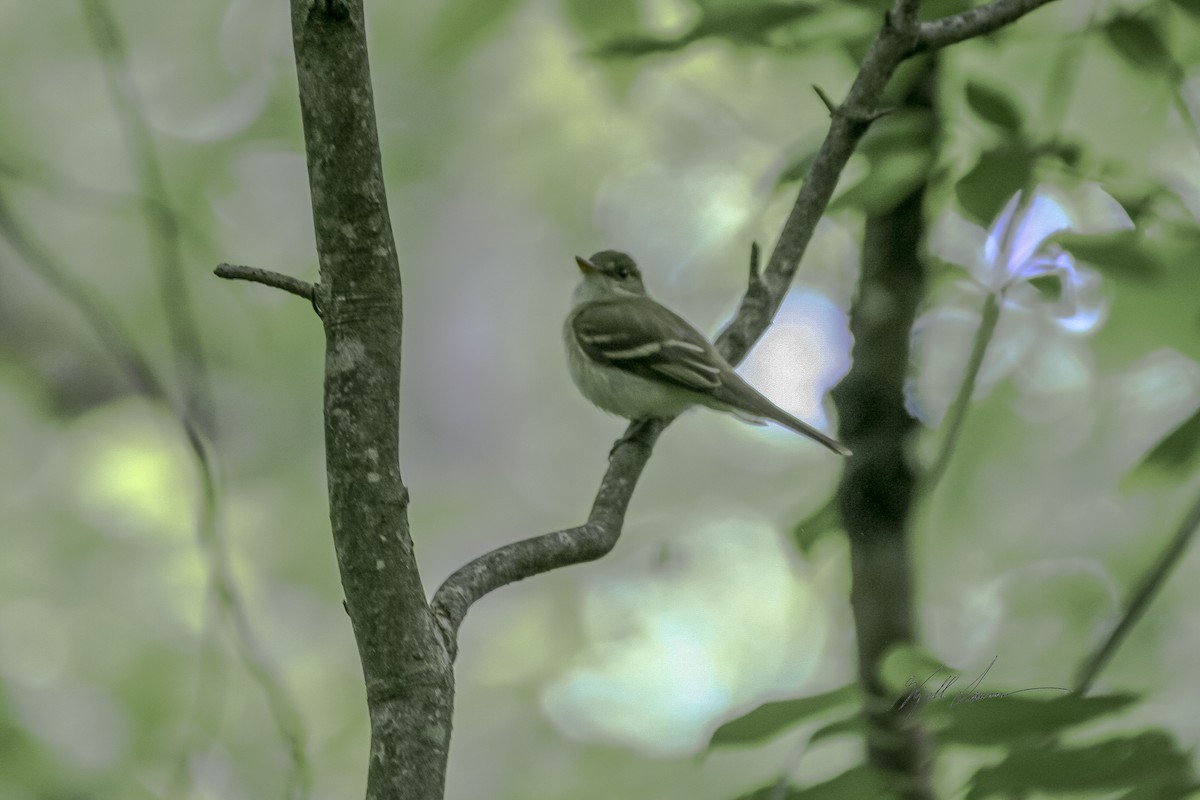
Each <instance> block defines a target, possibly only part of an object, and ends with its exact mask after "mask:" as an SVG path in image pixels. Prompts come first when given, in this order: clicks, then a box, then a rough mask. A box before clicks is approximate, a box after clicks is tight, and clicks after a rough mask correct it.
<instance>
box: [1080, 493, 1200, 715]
mask: <svg viewBox="0 0 1200 800" xmlns="http://www.w3.org/2000/svg"><path fill="white" fill-rule="evenodd" d="M1197 528H1200V498H1197V499H1196V500H1195V501H1194V502H1193V504H1192V507H1191V509H1189V510H1188V513H1187V515H1186V516H1185V517H1184V518H1183V521H1182V522H1181V523H1180V524H1179V527H1178V528H1177V529H1176V531H1175V535H1174V536H1172V537H1171V541H1170V542H1168V543H1167V546H1166V548H1165V549H1164V550H1163V551H1162V553H1161V554H1160V555H1159V557H1158V559H1156V560H1155V562H1154V564H1152V565H1151V566H1150V569H1149V570H1147V571H1146V573H1145V574H1144V575H1143V576H1142V577H1141V579H1140V580H1139V581H1138V585H1137V588H1136V589H1134V591H1133V595H1132V596H1131V597H1130V598H1129V602H1128V604H1127V605H1126V606H1125V613H1124V614H1122V615H1121V621H1120V622H1118V623H1117V625H1116V627H1115V628H1113V629H1112V632H1111V633H1109V635H1108V637H1107V638H1106V639H1105V640H1104V642H1102V643H1101V645H1100V646H1099V647H1098V648H1096V650H1095V652H1093V653H1092V655H1091V656H1089V657H1088V659H1087V660H1086V661H1085V662H1084V663H1083V666H1082V667H1081V668H1080V670H1079V676H1078V678H1077V679H1076V681H1075V691H1076V692H1078V693H1079V694H1087V693H1088V690H1090V689H1091V688H1092V684H1093V683H1094V682H1095V681H1096V678H1097V676H1099V674H1100V671H1101V670H1103V669H1104V667H1105V666H1106V665H1107V664H1108V662H1109V661H1110V660H1111V659H1112V657H1113V655H1115V654H1116V652H1117V648H1118V647H1120V646H1121V643H1122V642H1123V641H1125V637H1126V635H1127V634H1128V633H1129V631H1130V630H1131V629H1132V628H1133V626H1134V625H1135V624H1136V623H1137V621H1138V620H1139V619H1141V618H1142V614H1144V613H1145V612H1146V609H1147V608H1149V606H1150V603H1151V602H1153V601H1154V598H1155V597H1157V596H1158V592H1159V590H1161V589H1162V587H1163V584H1165V583H1166V582H1167V578H1168V577H1170V575H1171V571H1172V570H1173V569H1174V568H1175V565H1176V564H1178V563H1179V561H1180V560H1181V559H1182V558H1183V554H1184V553H1185V552H1187V549H1188V545H1190V544H1191V541H1192V537H1193V536H1195V534H1196V529H1197Z"/></svg>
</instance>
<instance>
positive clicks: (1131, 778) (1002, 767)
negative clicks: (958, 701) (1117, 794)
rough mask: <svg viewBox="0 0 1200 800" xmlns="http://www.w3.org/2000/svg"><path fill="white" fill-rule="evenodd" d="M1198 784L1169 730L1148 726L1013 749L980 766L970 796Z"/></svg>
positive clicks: (1162, 794)
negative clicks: (1080, 741) (1079, 742)
mask: <svg viewBox="0 0 1200 800" xmlns="http://www.w3.org/2000/svg"><path fill="white" fill-rule="evenodd" d="M1196 788H1200V784H1197V783H1196V781H1195V778H1194V777H1193V776H1192V772H1191V762H1190V759H1189V758H1188V756H1187V755H1186V754H1185V753H1183V752H1182V751H1181V750H1180V749H1179V747H1178V746H1177V745H1176V744H1175V742H1174V741H1172V740H1171V738H1170V737H1168V736H1167V735H1166V734H1163V733H1158V732H1149V733H1143V734H1139V735H1137V736H1131V737H1122V738H1116V739H1108V740H1106V741H1101V742H1097V743H1095V744H1091V745H1085V746H1082V747H1066V746H1063V745H1058V744H1048V743H1038V744H1030V745H1023V746H1020V747H1016V748H1013V750H1012V751H1011V752H1010V753H1009V754H1008V756H1006V757H1005V758H1004V760H1003V761H1001V762H1000V763H999V764H996V765H995V766H991V767H984V768H982V769H980V770H979V771H977V772H976V773H975V775H974V777H973V778H972V779H971V782H970V790H969V791H968V792H967V800H985V798H989V797H1023V796H1027V795H1028V794H1029V793H1030V792H1033V791H1041V792H1047V793H1051V794H1053V795H1054V796H1062V795H1064V794H1067V793H1073V792H1088V791H1107V792H1113V791H1119V790H1122V789H1129V790H1131V792H1132V793H1131V794H1127V795H1125V797H1138V796H1141V797H1155V798H1159V800H1171V799H1172V798H1179V797H1186V796H1188V795H1189V794H1190V793H1191V792H1192V791H1194V790H1195V789H1196Z"/></svg>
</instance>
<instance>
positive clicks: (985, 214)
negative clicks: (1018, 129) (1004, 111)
mask: <svg viewBox="0 0 1200 800" xmlns="http://www.w3.org/2000/svg"><path fill="white" fill-rule="evenodd" d="M1036 159H1037V154H1036V153H1035V152H1034V151H1033V150H1032V149H1030V148H1029V146H1028V145H1027V144H1025V143H1024V142H1023V141H1020V140H1016V139H1014V140H1010V141H1007V142H1004V143H1003V144H999V145H996V146H995V147H993V148H990V149H988V150H985V151H984V152H982V153H980V155H979V160H978V161H976V162H975V166H974V167H972V168H971V170H970V172H968V173H967V174H966V175H965V176H963V178H962V179H961V180H959V181H958V183H956V184H955V186H954V195H955V197H956V198H957V199H958V204H959V205H960V206H962V208H963V211H965V212H966V213H967V215H968V216H970V217H973V218H974V219H975V220H977V221H979V222H985V223H986V222H989V221H991V220H992V219H993V218H994V217H995V216H996V212H997V211H999V210H1000V208H1001V206H1003V205H1004V202H1005V201H1006V200H1008V198H1009V197H1012V195H1013V193H1015V192H1018V191H1020V190H1021V189H1024V188H1025V187H1026V186H1027V185H1028V184H1029V178H1030V176H1031V175H1032V173H1033V165H1034V162H1035V161H1036Z"/></svg>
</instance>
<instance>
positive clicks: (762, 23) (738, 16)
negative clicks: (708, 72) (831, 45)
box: [594, 0, 817, 58]
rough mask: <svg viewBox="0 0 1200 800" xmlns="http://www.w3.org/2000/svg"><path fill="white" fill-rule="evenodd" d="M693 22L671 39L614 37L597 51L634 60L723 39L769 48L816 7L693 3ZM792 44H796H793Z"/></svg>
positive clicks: (596, 52) (783, 3)
mask: <svg viewBox="0 0 1200 800" xmlns="http://www.w3.org/2000/svg"><path fill="white" fill-rule="evenodd" d="M695 5H696V10H697V12H698V14H699V16H698V18H697V20H696V22H695V23H694V24H693V25H692V27H691V28H689V29H688V30H687V31H685V32H684V33H682V34H680V35H679V36H674V37H662V36H654V35H651V34H640V33H633V34H628V35H624V36H617V37H614V38H612V39H609V40H608V41H607V42H604V43H603V44H601V45H600V46H599V47H597V48H596V50H595V51H594V52H595V55H597V56H600V57H603V58H634V57H639V56H647V55H651V54H654V53H668V52H673V51H676V50H682V49H683V48H685V47H687V46H688V45H690V44H692V43H694V42H698V41H700V40H702V39H708V38H718V39H725V40H727V41H730V42H733V43H735V44H741V45H755V46H770V45H771V44H772V35H773V34H775V33H776V32H778V31H779V30H780V29H781V28H785V27H789V26H793V25H794V24H795V23H797V22H800V21H802V20H805V19H807V18H809V17H812V16H813V15H814V14H816V13H817V6H813V5H808V4H805V3H787V2H772V1H770V0H768V1H767V2H757V3H715V2H703V1H702V0H696V2H695ZM793 44H795V42H793Z"/></svg>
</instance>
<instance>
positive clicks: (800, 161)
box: [775, 150, 817, 187]
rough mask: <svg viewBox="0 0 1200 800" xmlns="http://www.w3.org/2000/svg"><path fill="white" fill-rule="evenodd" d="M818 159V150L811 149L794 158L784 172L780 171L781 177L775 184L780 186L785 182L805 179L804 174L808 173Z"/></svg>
mask: <svg viewBox="0 0 1200 800" xmlns="http://www.w3.org/2000/svg"><path fill="white" fill-rule="evenodd" d="M816 160H817V151H816V150H809V151H808V152H807V153H805V154H804V155H802V156H799V157H797V158H795V159H793V160H792V161H791V162H790V163H789V164H788V165H787V166H786V167H784V168H783V172H781V173H779V178H778V179H777V180H776V181H775V186H776V187H779V186H782V185H784V184H785V183H793V182H795V181H802V180H804V176H805V175H807V174H808V170H809V169H810V168H811V167H812V165H813V162H814V161H816Z"/></svg>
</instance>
